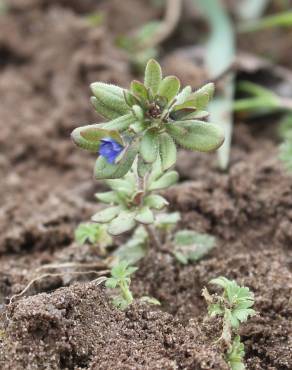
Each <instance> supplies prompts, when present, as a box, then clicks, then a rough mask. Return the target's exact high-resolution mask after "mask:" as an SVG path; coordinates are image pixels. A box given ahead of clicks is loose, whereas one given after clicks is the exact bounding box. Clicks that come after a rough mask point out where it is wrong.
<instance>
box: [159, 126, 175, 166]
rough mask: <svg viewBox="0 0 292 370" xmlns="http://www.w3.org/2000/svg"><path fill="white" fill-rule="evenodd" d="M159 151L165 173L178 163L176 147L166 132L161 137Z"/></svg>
mask: <svg viewBox="0 0 292 370" xmlns="http://www.w3.org/2000/svg"><path fill="white" fill-rule="evenodd" d="M159 151H160V158H161V165H162V169H163V171H165V170H167V169H168V168H169V167H171V166H173V165H174V164H175V162H176V145H175V143H174V141H173V139H172V137H171V136H170V135H169V134H168V133H166V132H164V133H162V134H160V135H159Z"/></svg>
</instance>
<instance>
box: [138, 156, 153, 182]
mask: <svg viewBox="0 0 292 370" xmlns="http://www.w3.org/2000/svg"><path fill="white" fill-rule="evenodd" d="M151 167H152V163H146V162H145V161H144V159H143V158H142V157H141V155H139V156H138V164H137V171H138V175H139V177H144V176H145V175H146V173H147V172H149V171H150V170H151Z"/></svg>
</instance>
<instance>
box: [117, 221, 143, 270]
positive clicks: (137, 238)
mask: <svg viewBox="0 0 292 370" xmlns="http://www.w3.org/2000/svg"><path fill="white" fill-rule="evenodd" d="M147 239H148V234H147V233H146V231H145V229H144V227H143V226H140V227H138V228H137V229H136V230H135V232H134V234H133V235H132V237H131V238H130V239H129V240H128V241H127V242H126V243H125V244H122V245H121V246H120V247H119V248H118V249H117V250H116V251H115V252H114V255H115V256H117V257H118V258H119V259H120V260H126V261H128V262H129V264H134V263H136V262H137V261H139V260H140V259H142V258H143V257H144V256H145V255H146V252H147V248H146V243H147Z"/></svg>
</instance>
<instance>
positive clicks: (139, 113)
mask: <svg viewBox="0 0 292 370" xmlns="http://www.w3.org/2000/svg"><path fill="white" fill-rule="evenodd" d="M132 110H133V114H134V116H135V117H136V118H137V120H138V121H143V119H144V112H143V109H142V108H141V107H140V106H139V105H133V106H132Z"/></svg>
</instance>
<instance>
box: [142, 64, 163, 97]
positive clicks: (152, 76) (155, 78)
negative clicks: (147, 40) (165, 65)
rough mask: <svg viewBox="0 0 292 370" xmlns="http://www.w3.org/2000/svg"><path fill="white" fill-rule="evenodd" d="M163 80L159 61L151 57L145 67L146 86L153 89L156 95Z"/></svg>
mask: <svg viewBox="0 0 292 370" xmlns="http://www.w3.org/2000/svg"><path fill="white" fill-rule="evenodd" d="M161 80H162V72H161V67H160V65H159V63H157V62H156V60H154V59H150V60H149V62H148V63H147V65H146V69H145V78H144V84H145V86H146V88H149V89H151V91H152V93H153V94H154V95H156V94H157V91H158V88H159V85H160V82H161Z"/></svg>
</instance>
